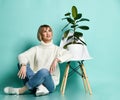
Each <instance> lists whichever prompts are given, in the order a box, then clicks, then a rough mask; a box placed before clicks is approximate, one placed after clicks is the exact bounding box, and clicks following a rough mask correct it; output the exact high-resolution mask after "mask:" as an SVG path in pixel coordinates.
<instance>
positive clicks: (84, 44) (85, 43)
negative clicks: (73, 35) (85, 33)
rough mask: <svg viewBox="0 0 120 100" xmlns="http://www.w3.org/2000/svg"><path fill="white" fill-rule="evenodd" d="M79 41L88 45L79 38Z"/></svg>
mask: <svg viewBox="0 0 120 100" xmlns="http://www.w3.org/2000/svg"><path fill="white" fill-rule="evenodd" d="M79 40H80V41H81V42H82V43H83V44H84V45H87V44H86V43H85V42H84V41H83V40H81V39H80V38H79Z"/></svg>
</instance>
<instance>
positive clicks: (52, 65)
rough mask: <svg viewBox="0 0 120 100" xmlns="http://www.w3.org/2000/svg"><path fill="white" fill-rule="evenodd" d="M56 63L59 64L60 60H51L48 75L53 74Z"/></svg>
mask: <svg viewBox="0 0 120 100" xmlns="http://www.w3.org/2000/svg"><path fill="white" fill-rule="evenodd" d="M58 62H60V60H59V59H58V58H56V59H54V60H53V62H52V64H51V66H50V73H53V72H54V71H55V69H56V66H57V64H58Z"/></svg>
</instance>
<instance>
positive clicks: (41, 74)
mask: <svg viewBox="0 0 120 100" xmlns="http://www.w3.org/2000/svg"><path fill="white" fill-rule="evenodd" d="M40 84H43V85H44V86H45V87H46V88H47V89H48V90H49V92H53V91H54V82H53V80H52V76H51V74H50V72H49V71H48V70H47V69H41V70H39V71H38V72H37V73H35V74H34V76H33V77H32V78H30V79H29V81H28V82H27V83H26V86H27V87H28V88H29V89H33V88H35V87H37V86H39V85H40Z"/></svg>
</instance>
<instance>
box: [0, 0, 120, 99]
mask: <svg viewBox="0 0 120 100" xmlns="http://www.w3.org/2000/svg"><path fill="white" fill-rule="evenodd" d="M73 5H75V6H77V8H78V11H79V12H81V13H82V14H83V17H86V18H89V19H90V22H87V23H85V24H87V25H88V26H90V30H88V31H84V38H85V40H86V42H87V44H88V50H89V53H90V55H91V56H92V57H93V59H92V60H89V61H86V62H85V67H86V71H87V74H88V76H89V81H90V84H91V87H92V91H93V95H92V96H89V95H86V94H85V92H84V88H83V83H82V80H81V78H80V77H79V76H78V75H76V74H74V75H73V76H72V77H71V78H70V79H69V80H68V83H67V87H66V92H65V96H61V94H60V91H59V90H60V89H59V87H58V88H57V90H56V91H55V92H54V93H52V94H50V95H47V96H43V97H34V96H33V95H29V96H28V95H21V96H16V97H15V96H11V95H10V96H9V95H5V94H4V93H3V88H4V87H5V86H16V87H17V86H22V82H21V81H20V79H18V78H17V71H18V69H17V63H18V61H17V56H18V54H19V53H21V52H23V51H25V50H27V49H28V48H30V47H32V46H34V45H37V44H39V41H38V40H37V38H36V37H37V30H38V27H39V26H40V25H41V24H49V25H50V26H51V27H52V28H53V30H54V39H53V40H54V43H55V44H57V45H59V43H60V39H61V36H62V34H63V32H62V31H61V29H62V28H63V27H64V25H66V22H65V21H62V20H61V19H62V18H63V17H64V14H65V13H66V12H68V11H70V9H71V6H73ZM119 37H120V0H0V99H2V100H3V99H4V100H8V99H11V100H13V99H15V100H16V99H20V100H21V99H23V100H27V99H29V100H30V99H32V100H33V99H41V100H49V99H50V100H51V99H52V100H54V99H55V100H73V99H75V100H79V99H80V100H116V99H119V98H120V86H119V85H120V78H119V76H120V64H119V61H120V44H119V43H120V39H119ZM61 67H62V68H61V72H62V74H63V71H64V70H63V69H64V64H61ZM62 74H61V75H62Z"/></svg>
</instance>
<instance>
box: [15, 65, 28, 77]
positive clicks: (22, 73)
mask: <svg viewBox="0 0 120 100" xmlns="http://www.w3.org/2000/svg"><path fill="white" fill-rule="evenodd" d="M17 75H18V77H19V78H20V79H25V77H26V66H25V65H22V66H21V68H20V70H19V72H18V74H17Z"/></svg>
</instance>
